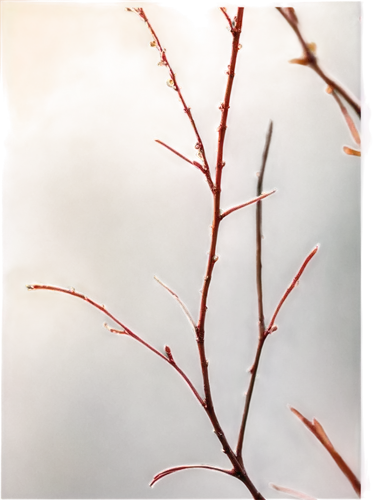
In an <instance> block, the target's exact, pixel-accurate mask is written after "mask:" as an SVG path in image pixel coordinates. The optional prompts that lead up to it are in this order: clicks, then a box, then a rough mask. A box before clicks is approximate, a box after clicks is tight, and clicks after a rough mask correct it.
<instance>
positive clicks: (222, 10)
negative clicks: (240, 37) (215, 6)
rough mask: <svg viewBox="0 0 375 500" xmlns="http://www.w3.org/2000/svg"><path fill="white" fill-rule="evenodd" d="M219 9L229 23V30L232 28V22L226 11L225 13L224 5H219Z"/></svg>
mask: <svg viewBox="0 0 375 500" xmlns="http://www.w3.org/2000/svg"><path fill="white" fill-rule="evenodd" d="M220 10H221V12H222V13H223V14H224V16H225V18H226V20H227V21H228V23H229V28H230V31H232V29H233V24H232V19H231V18H230V17H229V16H228V13H227V9H226V7H220Z"/></svg>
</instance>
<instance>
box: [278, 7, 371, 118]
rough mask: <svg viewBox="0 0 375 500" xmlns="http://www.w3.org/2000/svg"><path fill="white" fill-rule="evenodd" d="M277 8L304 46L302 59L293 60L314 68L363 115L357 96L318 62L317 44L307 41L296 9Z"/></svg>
mask: <svg viewBox="0 0 375 500" xmlns="http://www.w3.org/2000/svg"><path fill="white" fill-rule="evenodd" d="M276 9H277V10H278V11H279V12H280V14H281V15H282V16H283V17H284V19H285V20H286V21H287V22H288V24H289V25H290V27H291V28H292V29H293V31H294V32H295V34H296V35H297V38H298V40H299V42H300V44H301V46H302V50H303V57H302V58H300V59H294V60H292V61H291V62H294V63H298V64H302V65H304V66H309V67H310V68H312V69H313V70H314V71H315V72H316V73H317V74H318V75H319V76H320V78H322V80H323V81H324V82H325V83H326V84H327V85H328V86H329V87H331V88H332V89H334V90H336V91H337V92H338V93H339V94H340V95H341V96H342V97H343V98H344V99H345V100H346V102H347V103H348V104H349V105H350V106H351V107H352V108H353V109H354V111H355V112H356V113H357V115H358V116H359V117H360V116H361V106H360V104H359V103H358V102H357V100H356V99H355V98H353V97H352V96H351V95H350V94H349V92H348V91H347V90H346V89H344V88H343V87H342V86H341V85H340V84H339V83H337V82H335V81H334V80H332V79H331V78H329V77H328V76H327V75H326V74H325V73H324V71H323V70H322V69H321V67H320V65H319V64H318V60H317V58H316V56H315V54H314V50H313V49H314V48H315V46H314V45H313V44H309V43H307V42H306V41H305V40H304V38H303V36H302V34H301V31H300V29H299V25H298V18H297V16H296V14H295V11H294V9H291V8H283V7H276Z"/></svg>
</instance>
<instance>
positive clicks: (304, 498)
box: [270, 483, 316, 500]
mask: <svg viewBox="0 0 375 500" xmlns="http://www.w3.org/2000/svg"><path fill="white" fill-rule="evenodd" d="M270 486H271V488H273V489H274V490H276V491H280V492H281V493H286V494H287V495H290V496H292V497H296V498H300V499H301V500H316V498H314V497H311V496H310V495H306V493H301V492H300V491H297V490H292V489H291V488H285V487H284V486H277V485H276V484H273V483H270Z"/></svg>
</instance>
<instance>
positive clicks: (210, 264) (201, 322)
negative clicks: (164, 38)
mask: <svg viewBox="0 0 375 500" xmlns="http://www.w3.org/2000/svg"><path fill="white" fill-rule="evenodd" d="M243 12H244V8H243V7H239V8H238V10H237V17H236V21H235V23H234V24H235V25H234V27H233V28H232V35H233V40H232V53H231V60H230V64H229V69H228V80H227V86H226V90H225V96H224V102H223V103H222V105H221V111H222V115H221V120H220V125H219V129H218V133H219V136H218V149H217V157H216V175H215V188H214V190H213V219H212V232H211V243H210V250H209V254H208V260H207V267H206V273H205V277H204V281H203V287H202V297H201V303H200V310H199V319H198V322H197V328H196V333H197V345H198V351H199V357H200V363H201V370H202V378H203V388H204V396H205V400H204V403H205V405H204V408H205V410H206V413H207V415H208V417H209V419H210V421H211V423H212V425H213V428H214V431H215V433H216V435H217V437H218V439H219V441H220V443H221V444H222V446H223V452H224V453H225V454H226V455H227V456H228V458H229V460H230V461H231V463H232V465H233V474H234V475H235V476H236V477H238V479H240V480H241V481H242V482H243V483H244V485H245V486H246V487H247V488H248V490H249V491H250V492H251V494H252V495H253V497H254V498H255V499H257V500H264V497H263V496H262V495H261V493H260V492H259V491H258V490H257V489H256V487H255V486H254V484H253V483H252V481H251V480H250V478H249V477H248V475H247V473H246V470H245V468H244V466H243V464H242V463H241V461H239V460H238V458H237V456H236V454H235V452H234V451H233V450H232V448H231V447H230V445H229V443H228V440H227V438H226V436H225V434H224V432H223V429H222V428H221V425H220V423H219V421H218V418H217V415H216V412H215V408H214V404H213V400H212V394H211V387H210V380H209V373H208V362H207V357H206V349H205V320H206V312H207V298H208V291H209V288H210V283H211V279H212V273H213V269H214V265H215V262H216V261H217V257H216V245H217V238H218V233H219V227H220V222H221V218H220V198H221V179H222V170H223V167H224V162H223V152H224V139H225V133H226V129H227V118H228V110H229V103H230V97H231V93H232V87H233V80H234V76H235V68H236V62H237V54H238V50H239V39H240V35H241V28H242V20H243Z"/></svg>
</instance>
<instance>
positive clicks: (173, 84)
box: [128, 8, 215, 192]
mask: <svg viewBox="0 0 375 500" xmlns="http://www.w3.org/2000/svg"><path fill="white" fill-rule="evenodd" d="M128 10H130V11H131V12H135V13H136V14H138V15H139V17H140V18H141V19H142V20H143V21H144V22H145V23H146V24H147V27H148V29H149V30H150V32H151V35H152V37H153V41H152V42H151V46H152V47H156V48H157V49H158V51H159V53H160V62H159V65H160V66H166V67H167V68H168V70H169V76H170V80H168V81H167V85H168V86H169V87H171V88H173V89H174V90H176V91H177V94H178V96H179V98H180V101H181V103H182V106H183V108H184V111H185V113H186V114H187V116H188V118H189V120H190V123H191V126H192V127H193V130H194V134H195V137H196V139H197V143H196V145H195V148H196V149H197V150H198V156H199V157H200V158H201V159H202V160H203V169H204V174H205V176H206V179H207V182H208V185H209V187H210V189H211V191H212V192H214V190H215V186H214V184H213V182H212V178H211V173H210V168H209V165H208V162H207V157H206V152H205V149H204V146H203V143H202V139H201V136H200V134H199V132H198V129H197V126H196V124H195V121H194V118H193V115H192V113H191V109H190V108H189V107H188V106H187V104H186V102H185V99H184V97H183V95H182V93H181V89H180V86H179V84H178V82H177V79H176V74H175V73H174V71H173V70H172V67H171V65H170V64H169V61H168V58H167V56H166V49H164V48H163V47H162V45H161V43H160V41H159V38H158V36H157V35H156V33H155V31H154V29H153V27H152V25H151V23H150V21H149V19H148V17H147V16H146V14H145V11H144V10H143V9H142V8H131V9H128Z"/></svg>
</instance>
